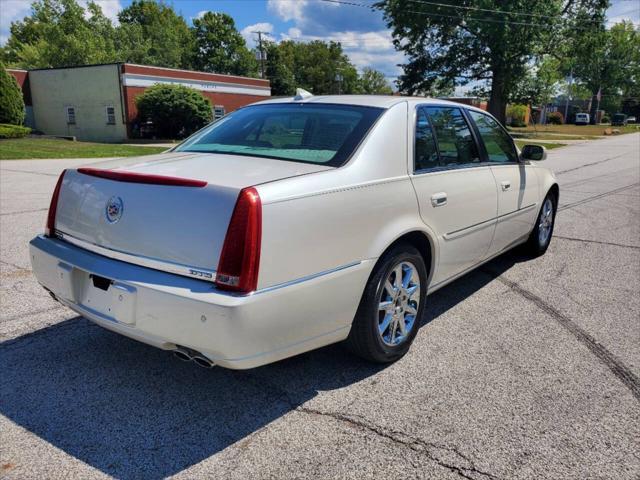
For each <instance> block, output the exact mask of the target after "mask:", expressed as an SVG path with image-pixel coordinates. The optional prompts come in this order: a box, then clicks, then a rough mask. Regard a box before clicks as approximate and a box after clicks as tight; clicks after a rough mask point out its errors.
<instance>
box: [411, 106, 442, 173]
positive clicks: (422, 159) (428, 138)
mask: <svg viewBox="0 0 640 480" xmlns="http://www.w3.org/2000/svg"><path fill="white" fill-rule="evenodd" d="M437 166H439V161H438V149H437V148H436V142H435V140H434V138H433V132H432V130H431V124H430V123H429V117H427V112H426V111H425V109H424V108H418V112H417V118H416V144H415V153H414V169H415V171H420V170H426V169H428V168H434V167H437Z"/></svg>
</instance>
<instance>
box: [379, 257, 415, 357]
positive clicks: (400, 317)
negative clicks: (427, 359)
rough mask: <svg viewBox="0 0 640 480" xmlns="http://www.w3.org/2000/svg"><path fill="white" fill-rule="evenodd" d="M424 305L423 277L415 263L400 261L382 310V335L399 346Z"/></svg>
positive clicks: (387, 286) (389, 281) (381, 302)
mask: <svg viewBox="0 0 640 480" xmlns="http://www.w3.org/2000/svg"><path fill="white" fill-rule="evenodd" d="M419 305H420V276H419V275H418V271H417V269H416V267H415V265H413V264H412V263H411V262H406V261H403V262H400V263H399V264H398V265H396V266H395V267H394V268H393V270H391V272H390V273H389V275H388V276H387V278H386V280H385V281H384V286H383V288H382V292H381V293H380V300H379V307H378V334H379V335H380V338H381V339H382V342H383V343H384V344H385V345H388V346H391V347H395V346H397V345H400V344H401V343H402V342H404V341H405V340H406V339H407V337H408V336H409V334H410V332H411V330H412V328H413V325H414V323H415V321H416V317H417V315H418V306H419Z"/></svg>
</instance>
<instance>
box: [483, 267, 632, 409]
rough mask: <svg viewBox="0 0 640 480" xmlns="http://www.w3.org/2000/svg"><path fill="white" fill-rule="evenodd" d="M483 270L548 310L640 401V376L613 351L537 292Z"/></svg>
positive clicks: (489, 270)
mask: <svg viewBox="0 0 640 480" xmlns="http://www.w3.org/2000/svg"><path fill="white" fill-rule="evenodd" d="M480 270H481V271H483V272H485V273H486V274H488V275H491V276H492V277H494V278H495V279H496V280H498V281H499V282H500V283H502V284H503V285H506V286H507V287H509V288H510V289H511V290H513V291H514V292H516V293H517V294H519V295H520V296H522V297H524V298H526V299H527V300H529V301H530V302H532V303H533V304H535V305H536V306H537V307H538V308H539V309H541V310H542V311H544V312H546V313H547V314H549V316H551V318H553V319H554V320H556V321H557V322H558V324H559V325H560V326H562V327H564V328H565V330H567V331H568V332H569V333H571V334H572V335H573V336H574V337H575V338H576V339H577V340H578V341H579V342H580V343H582V344H583V345H584V346H586V347H587V348H588V349H589V350H590V351H591V353H593V354H594V355H595V356H596V357H597V358H598V359H599V360H600V361H601V362H602V363H603V364H604V365H605V366H607V367H608V368H609V370H611V372H612V373H613V374H614V375H615V376H616V377H618V379H619V380H620V381H622V383H623V384H624V385H625V386H626V387H627V388H628V389H629V390H630V391H631V393H632V394H633V396H634V397H635V398H636V400H638V401H640V378H638V376H637V375H636V374H634V373H633V372H632V371H631V370H629V368H628V367H627V366H626V365H625V364H624V363H622V361H621V360H620V359H619V358H617V357H616V356H615V355H614V354H613V353H611V352H610V351H609V350H608V349H607V348H606V347H605V346H604V345H602V344H601V343H599V342H598V341H597V340H596V339H595V338H593V337H592V336H591V335H589V334H588V333H587V332H586V331H585V330H583V329H582V328H581V327H580V326H579V325H578V324H576V323H575V322H574V321H573V320H571V319H570V318H569V317H567V316H566V315H564V314H563V313H561V312H560V311H559V310H557V309H556V308H555V307H553V306H551V305H549V304H548V303H547V302H545V301H544V300H543V299H542V298H540V297H539V296H537V295H536V294H535V293H533V292H531V291H529V290H527V289H526V288H524V287H522V286H520V285H519V284H518V283H516V282H513V281H511V280H509V279H507V278H504V277H501V276H500V274H499V272H495V271H493V270H491V269H489V268H487V267H482V268H481V269H480Z"/></svg>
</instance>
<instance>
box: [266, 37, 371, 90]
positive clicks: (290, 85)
mask: <svg viewBox="0 0 640 480" xmlns="http://www.w3.org/2000/svg"><path fill="white" fill-rule="evenodd" d="M267 76H268V78H269V80H270V81H271V91H272V94H273V95H291V94H292V93H293V92H294V91H295V89H296V87H299V88H304V89H305V90H308V91H310V92H312V93H313V94H315V95H326V94H335V93H338V92H340V93H360V82H359V79H358V72H357V71H356V68H355V67H354V66H353V64H352V63H351V62H350V61H349V58H348V57H347V55H345V53H344V52H343V50H342V46H341V45H340V43H337V42H323V41H321V40H314V41H311V42H307V43H305V42H293V41H291V40H287V41H283V42H280V43H279V44H277V45H276V44H269V45H268V46H267Z"/></svg>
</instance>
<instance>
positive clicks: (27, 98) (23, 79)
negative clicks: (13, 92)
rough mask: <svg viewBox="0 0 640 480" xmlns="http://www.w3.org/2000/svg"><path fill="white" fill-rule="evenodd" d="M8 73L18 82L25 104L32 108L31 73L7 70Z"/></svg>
mask: <svg viewBox="0 0 640 480" xmlns="http://www.w3.org/2000/svg"><path fill="white" fill-rule="evenodd" d="M7 72H8V73H9V74H10V75H13V76H14V77H15V79H16V80H17V81H18V85H19V86H20V89H21V90H22V98H24V104H25V105H27V106H31V88H30V87H29V72H27V71H25V70H11V69H9V68H7Z"/></svg>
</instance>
